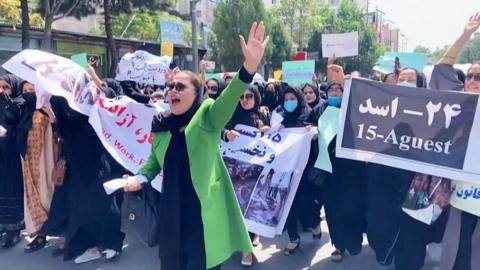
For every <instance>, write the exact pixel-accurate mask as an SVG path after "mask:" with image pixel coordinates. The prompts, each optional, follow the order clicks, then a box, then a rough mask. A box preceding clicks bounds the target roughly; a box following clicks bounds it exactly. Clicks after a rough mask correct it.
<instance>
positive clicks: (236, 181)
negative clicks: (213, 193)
mask: <svg viewBox="0 0 480 270" xmlns="http://www.w3.org/2000/svg"><path fill="white" fill-rule="evenodd" d="M223 161H224V162H225V165H226V166H227V169H228V174H229V175H230V178H231V179H232V183H233V187H234V189H235V193H236V195H237V199H238V203H239V204H240V208H241V209H242V213H245V209H246V208H247V206H248V203H249V202H250V197H251V196H252V192H253V189H254V188H255V184H256V183H257V181H258V178H259V176H260V173H261V172H262V170H263V167H262V166H259V165H255V164H250V163H247V162H243V161H239V160H236V159H232V158H228V157H224V158H223Z"/></svg>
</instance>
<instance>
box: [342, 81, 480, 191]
mask: <svg viewBox="0 0 480 270" xmlns="http://www.w3.org/2000/svg"><path fill="white" fill-rule="evenodd" d="M478 106H479V104H478V95H473V94H468V93H462V92H455V91H435V90H427V89H417V88H409V87H403V86H395V85H394V86H392V85H386V84H382V83H378V82H373V81H368V80H358V79H353V80H348V81H346V85H345V91H344V93H343V102H342V108H341V114H340V127H339V131H338V136H337V145H336V153H337V157H341V158H349V159H355V160H361V161H368V162H373V163H379V164H383V165H387V166H391V167H396V168H401V169H405V170H410V171H415V172H419V173H424V174H429V175H436V176H440V177H445V178H449V179H463V180H465V181H468V182H472V183H477V184H478V183H480V167H479V166H478V164H479V162H480V157H479V156H478V149H480V142H479V141H478V137H479V136H480V122H479V121H480V118H479V115H478V112H479V111H480V110H478V109H477V107H478ZM386 181H387V180H386Z"/></svg>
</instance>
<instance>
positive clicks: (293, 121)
mask: <svg viewBox="0 0 480 270" xmlns="http://www.w3.org/2000/svg"><path fill="white" fill-rule="evenodd" d="M288 93H292V94H293V95H295V97H297V100H298V105H297V108H295V110H294V111H293V112H287V111H286V110H285V108H284V107H283V105H284V104H285V95H286V94H288ZM311 110H312V109H310V107H309V106H308V105H307V103H306V102H305V97H304V96H303V92H302V90H301V89H299V88H297V87H291V86H288V87H286V89H285V91H284V93H283V96H282V102H281V105H280V106H279V107H278V108H277V109H276V111H277V113H279V114H280V115H281V116H282V117H283V121H282V124H283V126H284V127H286V128H293V127H304V126H305V121H306V120H307V117H308V115H309V114H310V112H311Z"/></svg>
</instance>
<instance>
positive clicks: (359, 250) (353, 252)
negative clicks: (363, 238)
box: [348, 246, 362, 256]
mask: <svg viewBox="0 0 480 270" xmlns="http://www.w3.org/2000/svg"><path fill="white" fill-rule="evenodd" d="M360 252H362V247H361V246H360V248H358V249H353V250H351V249H348V253H349V254H350V255H352V256H355V255H358V254H360Z"/></svg>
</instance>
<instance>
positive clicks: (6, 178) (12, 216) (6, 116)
mask: <svg viewBox="0 0 480 270" xmlns="http://www.w3.org/2000/svg"><path fill="white" fill-rule="evenodd" d="M19 120H20V108H19V106H18V104H17V103H16V102H15V101H13V100H12V99H11V98H10V97H8V96H6V95H5V94H0V126H3V127H4V128H5V129H6V130H7V133H6V134H5V136H4V137H0V233H1V232H5V231H19V230H21V229H22V228H23V178H22V164H21V161H20V152H19V151H18V147H16V144H15V133H16V132H15V130H16V126H17V124H18V122H19Z"/></svg>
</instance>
